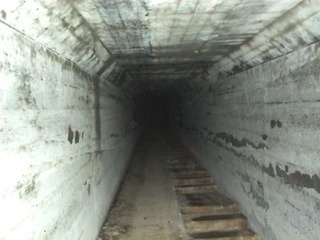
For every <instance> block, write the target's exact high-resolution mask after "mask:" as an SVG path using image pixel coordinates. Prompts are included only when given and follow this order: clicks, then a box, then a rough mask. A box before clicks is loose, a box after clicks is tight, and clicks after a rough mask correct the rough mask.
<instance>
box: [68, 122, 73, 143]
mask: <svg viewBox="0 0 320 240" xmlns="http://www.w3.org/2000/svg"><path fill="white" fill-rule="evenodd" d="M73 136H74V133H73V131H72V129H71V126H69V128H68V141H69V143H70V144H72V142H73Z"/></svg>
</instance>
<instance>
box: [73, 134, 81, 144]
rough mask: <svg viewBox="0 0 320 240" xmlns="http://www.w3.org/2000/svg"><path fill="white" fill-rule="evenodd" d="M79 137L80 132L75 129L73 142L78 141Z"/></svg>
mask: <svg viewBox="0 0 320 240" xmlns="http://www.w3.org/2000/svg"><path fill="white" fill-rule="evenodd" d="M79 139H80V133H79V132H78V131H76V135H75V138H74V142H75V144H77V143H79Z"/></svg>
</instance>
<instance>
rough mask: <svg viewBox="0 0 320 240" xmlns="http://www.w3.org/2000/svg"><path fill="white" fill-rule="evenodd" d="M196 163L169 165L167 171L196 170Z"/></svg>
mask: <svg viewBox="0 0 320 240" xmlns="http://www.w3.org/2000/svg"><path fill="white" fill-rule="evenodd" d="M196 166H197V165H196V163H194V162H190V163H176V164H169V170H173V169H184V170H193V169H195V168H196Z"/></svg>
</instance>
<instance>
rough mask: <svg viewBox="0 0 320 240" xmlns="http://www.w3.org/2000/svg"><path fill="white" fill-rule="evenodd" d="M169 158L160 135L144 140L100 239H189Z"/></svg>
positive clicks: (153, 135) (137, 150)
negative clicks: (176, 194) (178, 203)
mask: <svg viewBox="0 0 320 240" xmlns="http://www.w3.org/2000/svg"><path fill="white" fill-rule="evenodd" d="M149 136H150V135H149ZM166 158H167V154H166V142H165V140H164V138H162V137H161V135H160V134H155V133H154V134H152V137H148V136H145V137H144V138H142V139H141V141H140V143H139V144H138V146H137V148H136V152H135V154H134V156H133V159H132V162H131V165H130V166H129V169H128V171H127V173H126V176H125V178H124V181H123V183H122V186H121V188H120V191H119V193H118V195H117V197H116V200H115V201H114V204H113V206H112V208H111V210H110V212H109V215H108V217H107V219H106V222H105V224H104V225H103V227H102V229H101V232H100V234H99V237H98V240H127V239H128V240H166V239H168V240H179V239H187V238H186V235H185V231H184V227H183V223H182V221H181V219H180V215H179V210H178V205H177V200H176V196H175V193H174V191H173V188H172V183H171V179H170V176H169V173H168V170H167V165H166Z"/></svg>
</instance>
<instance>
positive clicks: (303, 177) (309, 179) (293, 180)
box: [276, 165, 320, 193]
mask: <svg viewBox="0 0 320 240" xmlns="http://www.w3.org/2000/svg"><path fill="white" fill-rule="evenodd" d="M276 172H277V175H278V177H281V178H282V179H283V181H284V183H285V184H290V185H292V186H296V187H300V188H312V189H314V190H316V191H317V192H318V193H320V179H319V176H318V175H316V174H314V175H312V176H310V175H308V174H306V173H301V172H300V171H295V172H293V173H287V172H286V171H285V170H282V169H281V168H280V167H279V166H278V165H277V166H276Z"/></svg>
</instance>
